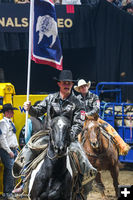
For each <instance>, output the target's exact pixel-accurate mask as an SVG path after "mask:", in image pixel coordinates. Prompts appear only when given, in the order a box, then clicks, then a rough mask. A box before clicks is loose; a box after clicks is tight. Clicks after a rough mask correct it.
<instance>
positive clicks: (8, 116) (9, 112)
mask: <svg viewBox="0 0 133 200" xmlns="http://www.w3.org/2000/svg"><path fill="white" fill-rule="evenodd" d="M13 115H14V111H13V110H7V111H5V117H7V118H9V119H10V118H12V117H13Z"/></svg>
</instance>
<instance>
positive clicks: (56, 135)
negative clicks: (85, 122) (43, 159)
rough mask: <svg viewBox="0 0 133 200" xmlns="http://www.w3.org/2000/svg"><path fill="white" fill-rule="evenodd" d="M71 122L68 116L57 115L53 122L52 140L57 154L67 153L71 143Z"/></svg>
mask: <svg viewBox="0 0 133 200" xmlns="http://www.w3.org/2000/svg"><path fill="white" fill-rule="evenodd" d="M70 128H71V123H70V120H68V119H67V118H66V117H63V116H59V117H55V118H54V119H53V120H52V122H51V134H50V142H51V144H52V146H53V149H54V152H55V154H56V155H59V156H62V155H63V154H65V153H66V151H67V147H68V145H69V144H70Z"/></svg>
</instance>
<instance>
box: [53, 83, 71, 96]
mask: <svg viewBox="0 0 133 200" xmlns="http://www.w3.org/2000/svg"><path fill="white" fill-rule="evenodd" d="M57 84H58V86H59V88H60V92H61V93H62V94H64V95H69V94H70V93H71V90H72V87H73V82H72V81H60V82H58V83H57Z"/></svg>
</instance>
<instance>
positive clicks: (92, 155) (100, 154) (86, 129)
mask: <svg viewBox="0 0 133 200" xmlns="http://www.w3.org/2000/svg"><path fill="white" fill-rule="evenodd" d="M86 131H88V128H84V129H83V130H82V132H81V133H82V143H81V144H82V146H84V143H85V141H86V139H88V140H89V137H85V134H87V133H85V132H86ZM103 135H104V134H103ZM104 136H105V135H104ZM99 137H100V127H99V132H98V140H99ZM90 144H91V143H90ZM99 144H101V140H100V143H99ZM92 148H93V147H92ZM109 149H110V139H109V143H108V148H107V150H109ZM86 155H88V156H91V157H95V158H98V157H104V155H105V152H102V153H99V155H98V156H97V155H96V154H91V153H88V152H86Z"/></svg>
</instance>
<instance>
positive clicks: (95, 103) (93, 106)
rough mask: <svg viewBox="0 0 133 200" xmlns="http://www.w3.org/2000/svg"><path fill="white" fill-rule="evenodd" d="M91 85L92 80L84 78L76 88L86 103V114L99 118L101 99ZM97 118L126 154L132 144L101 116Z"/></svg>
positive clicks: (120, 149)
mask: <svg viewBox="0 0 133 200" xmlns="http://www.w3.org/2000/svg"><path fill="white" fill-rule="evenodd" d="M90 86H91V82H90V81H89V82H86V81H85V80H84V79H80V80H79V81H78V85H77V86H74V90H75V91H76V92H78V93H80V94H79V95H78V96H77V98H78V99H79V100H80V101H81V102H82V103H84V105H85V112H86V115H88V116H94V117H96V118H97V116H98V114H99V110H100V100H99V97H98V96H97V95H96V94H94V93H92V92H90V91H89V88H90ZM97 120H98V122H99V123H100V124H101V125H102V126H101V127H102V128H104V129H105V130H106V131H107V132H108V133H109V134H110V135H111V136H113V138H115V141H116V144H117V145H118V147H119V154H120V155H126V154H127V153H128V151H129V150H130V146H129V145H128V144H126V143H125V142H124V140H123V139H122V138H121V137H120V136H119V134H118V133H117V132H116V130H115V129H114V128H113V127H112V126H111V125H110V124H109V123H107V122H105V121H104V120H102V119H101V118H98V119H97Z"/></svg>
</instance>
